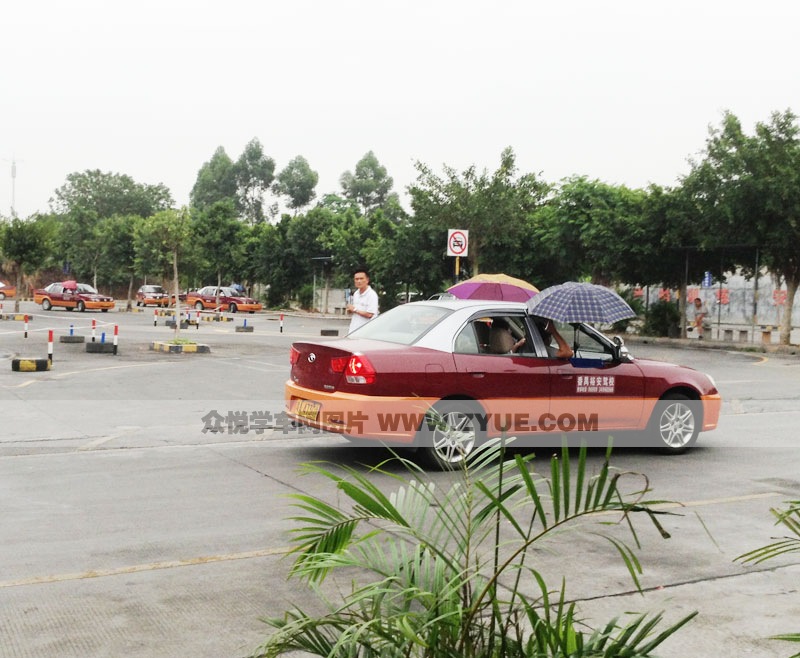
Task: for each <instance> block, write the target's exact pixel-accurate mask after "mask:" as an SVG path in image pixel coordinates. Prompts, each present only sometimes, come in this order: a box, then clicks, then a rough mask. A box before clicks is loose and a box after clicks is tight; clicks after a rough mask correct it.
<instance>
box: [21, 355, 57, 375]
mask: <svg viewBox="0 0 800 658" xmlns="http://www.w3.org/2000/svg"><path fill="white" fill-rule="evenodd" d="M51 364H52V363H51V361H50V359H30V358H20V359H12V360H11V370H12V371H13V372H43V371H45V370H50V366H51Z"/></svg>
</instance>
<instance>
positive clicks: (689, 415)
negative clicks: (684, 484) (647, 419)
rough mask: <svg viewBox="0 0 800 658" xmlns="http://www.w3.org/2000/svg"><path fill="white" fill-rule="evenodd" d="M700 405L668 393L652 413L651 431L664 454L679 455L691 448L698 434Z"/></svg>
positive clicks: (683, 396) (681, 395)
mask: <svg viewBox="0 0 800 658" xmlns="http://www.w3.org/2000/svg"><path fill="white" fill-rule="evenodd" d="M700 419H701V414H700V403H699V402H698V401H697V400H690V399H689V398H688V397H686V396H685V395H683V394H682V393H669V394H667V395H665V396H664V398H663V399H661V400H659V401H658V403H657V404H656V408H655V412H654V413H653V420H652V431H653V432H655V438H656V440H657V441H658V445H659V447H660V448H661V450H663V451H664V452H666V453H670V454H675V455H677V454H680V453H682V452H684V451H685V450H686V449H687V448H689V447H690V446H692V445H693V444H694V442H695V441H696V440H697V435H698V433H699V432H700Z"/></svg>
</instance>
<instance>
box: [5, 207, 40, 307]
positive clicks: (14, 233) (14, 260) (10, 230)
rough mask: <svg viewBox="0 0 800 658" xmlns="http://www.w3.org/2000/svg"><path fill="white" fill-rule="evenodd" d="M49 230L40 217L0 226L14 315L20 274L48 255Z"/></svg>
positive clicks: (35, 266)
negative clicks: (12, 286) (12, 284)
mask: <svg viewBox="0 0 800 658" xmlns="http://www.w3.org/2000/svg"><path fill="white" fill-rule="evenodd" d="M51 228H52V224H50V223H48V222H47V221H46V219H45V218H43V217H41V216H36V217H34V218H32V219H28V220H24V219H20V218H18V217H14V218H13V219H12V220H11V221H9V222H8V223H3V224H0V253H2V255H3V258H4V259H5V260H6V261H7V262H8V263H9V265H10V270H11V273H12V274H13V275H14V278H15V285H16V287H17V296H16V298H15V300H14V311H15V312H17V313H18V312H19V300H20V297H21V296H22V294H23V292H22V275H23V274H30V273H31V272H34V271H36V270H37V269H38V268H40V267H42V266H43V265H44V264H45V262H46V260H47V258H48V257H49V256H50V254H51V249H52V232H51Z"/></svg>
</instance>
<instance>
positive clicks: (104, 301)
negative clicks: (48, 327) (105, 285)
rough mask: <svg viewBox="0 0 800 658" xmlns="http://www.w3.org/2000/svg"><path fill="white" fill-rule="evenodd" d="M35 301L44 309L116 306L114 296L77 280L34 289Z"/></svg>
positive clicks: (105, 307) (91, 308) (104, 309)
mask: <svg viewBox="0 0 800 658" xmlns="http://www.w3.org/2000/svg"><path fill="white" fill-rule="evenodd" d="M33 301H34V302H35V303H36V304H41V305H42V310H43V311H49V310H50V309H52V308H59V307H60V308H65V309H67V310H68V311H72V310H75V311H81V312H83V311H86V310H92V311H96V310H100V311H102V312H103V313H106V312H108V310H109V309H111V308H114V298H113V297H111V296H109V295H103V294H100V293H99V292H97V290H96V289H95V288H94V286H90V285H89V284H88V283H78V282H77V281H57V282H54V283H51V284H50V285H49V286H46V287H44V288H39V289H37V290H34V291H33Z"/></svg>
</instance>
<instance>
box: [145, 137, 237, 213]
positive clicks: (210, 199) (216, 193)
mask: <svg viewBox="0 0 800 658" xmlns="http://www.w3.org/2000/svg"><path fill="white" fill-rule="evenodd" d="M237 189H238V188H237V182H236V168H235V167H234V164H233V161H232V160H231V159H230V157H229V156H228V154H227V153H226V152H225V149H224V148H223V147H221V146H220V147H218V148H217V150H216V151H214V155H212V156H211V159H210V160H209V161H208V162H205V163H203V166H202V167H200V171H198V172H197V180H195V183H194V186H193V187H192V191H191V193H190V195H189V200H190V203H191V205H192V206H193V207H195V208H198V209H200V210H202V209H203V208H208V207H209V206H211V205H212V204H214V203H216V202H217V201H222V200H224V199H234V200H236V199H237ZM144 216H146V215H144Z"/></svg>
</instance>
